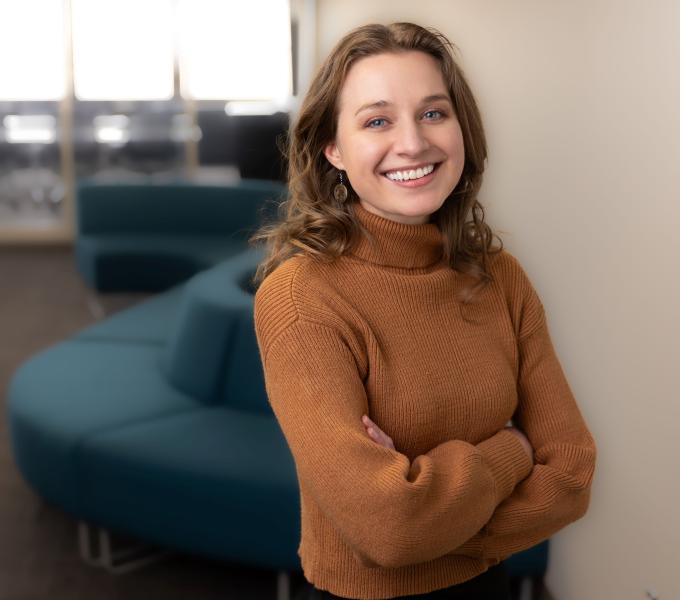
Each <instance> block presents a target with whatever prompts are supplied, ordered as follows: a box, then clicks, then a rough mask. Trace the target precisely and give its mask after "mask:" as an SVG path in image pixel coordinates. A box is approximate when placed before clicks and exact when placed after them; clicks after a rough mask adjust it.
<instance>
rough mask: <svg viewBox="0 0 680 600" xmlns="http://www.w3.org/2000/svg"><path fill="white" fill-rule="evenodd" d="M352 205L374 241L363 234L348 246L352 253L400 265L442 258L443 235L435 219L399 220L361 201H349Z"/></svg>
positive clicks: (411, 266) (421, 265) (424, 264)
mask: <svg viewBox="0 0 680 600" xmlns="http://www.w3.org/2000/svg"><path fill="white" fill-rule="evenodd" d="M352 209H353V210H354V214H355V215H356V217H357V219H358V220H359V222H360V223H361V225H363V227H364V228H365V229H366V230H367V231H368V232H369V233H370V234H371V235H372V237H373V238H374V241H371V240H370V239H369V238H368V237H367V236H366V235H365V234H362V236H361V238H360V239H359V240H358V241H357V243H356V245H355V246H354V247H353V248H352V249H351V250H350V252H349V253H350V254H351V255H353V256H355V257H357V258H360V259H362V260H365V261H367V262H371V263H374V264H377V265H383V266H388V267H401V268H403V269H418V268H424V267H429V266H430V265H433V264H435V263H437V262H438V261H439V260H440V259H441V257H442V255H443V251H444V248H443V242H442V235H441V232H440V231H439V228H438V227H437V225H435V224H434V223H423V224H421V225H407V224H405V223H399V222H398V221H393V220H392V219H388V218H386V217H381V216H380V215H376V214H374V213H372V212H370V211H368V210H366V209H365V208H364V207H363V206H362V205H361V203H360V202H354V203H352Z"/></svg>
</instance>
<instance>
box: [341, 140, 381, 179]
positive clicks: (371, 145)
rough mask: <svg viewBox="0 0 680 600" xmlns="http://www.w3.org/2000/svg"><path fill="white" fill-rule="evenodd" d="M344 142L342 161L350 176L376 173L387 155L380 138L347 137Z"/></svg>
mask: <svg viewBox="0 0 680 600" xmlns="http://www.w3.org/2000/svg"><path fill="white" fill-rule="evenodd" d="M343 142H344V143H343V146H342V150H343V152H342V159H343V162H344V163H345V166H346V167H347V171H348V172H349V173H350V175H351V173H352V172H354V173H355V175H356V174H361V175H366V174H367V173H370V172H371V171H376V170H377V168H378V166H379V165H380V164H381V162H382V161H383V159H384V157H385V154H386V148H385V143H384V142H382V141H381V140H380V139H379V136H370V135H368V136H367V135H362V134H356V135H345V138H344V140H343Z"/></svg>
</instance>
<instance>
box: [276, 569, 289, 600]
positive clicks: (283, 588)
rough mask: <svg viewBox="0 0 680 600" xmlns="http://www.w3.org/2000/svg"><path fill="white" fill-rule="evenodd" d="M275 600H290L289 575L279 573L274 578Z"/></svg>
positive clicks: (283, 572)
mask: <svg viewBox="0 0 680 600" xmlns="http://www.w3.org/2000/svg"><path fill="white" fill-rule="evenodd" d="M276 600H290V574H289V573H288V571H279V572H278V573H277V576H276Z"/></svg>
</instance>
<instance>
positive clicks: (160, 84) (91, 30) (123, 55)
mask: <svg viewBox="0 0 680 600" xmlns="http://www.w3.org/2000/svg"><path fill="white" fill-rule="evenodd" d="M22 1H23V0H22ZM17 4H18V2H17ZM71 14H72V23H73V83H74V88H75V94H76V97H77V98H79V99H80V100H168V99H170V98H172V96H173V90H174V75H173V61H174V33H175V30H174V2H173V1H172V0H116V1H115V2H111V0H72V13H71Z"/></svg>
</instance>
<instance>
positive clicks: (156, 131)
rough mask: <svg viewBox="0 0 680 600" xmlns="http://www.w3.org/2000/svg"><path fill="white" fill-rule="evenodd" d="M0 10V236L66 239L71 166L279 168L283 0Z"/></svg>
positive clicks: (286, 39) (276, 173)
mask: <svg viewBox="0 0 680 600" xmlns="http://www.w3.org/2000/svg"><path fill="white" fill-rule="evenodd" d="M294 4H295V3H294ZM296 6H297V5H296ZM0 7H1V8H0V9H1V10H2V24H3V35H2V36H1V38H0V73H1V74H2V77H1V78H0V223H1V228H0V239H2V240H10V239H11V240H27V241H28V240H52V241H56V240H59V241H68V240H71V239H72V237H73V231H74V223H73V202H74V201H73V190H74V183H75V181H76V180H77V179H79V178H83V177H88V178H89V177H95V178H96V179H97V180H100V181H103V180H109V181H111V180H115V179H116V178H125V179H126V180H131V179H133V178H134V179H136V180H140V181H143V180H153V181H163V180H168V179H176V178H178V177H183V178H187V179H191V180H195V181H215V182H220V181H227V182H228V181H233V180H235V179H237V178H238V177H249V178H264V179H275V180H276V179H282V178H283V176H284V174H283V169H282V161H281V156H280V153H279V152H278V149H277V145H276V138H277V136H279V135H281V134H285V132H286V130H287V127H288V118H289V113H290V110H291V108H292V98H293V97H294V96H295V95H296V94H297V91H298V90H297V88H298V86H299V73H298V71H299V69H298V67H297V65H298V62H297V61H296V60H295V56H294V54H295V50H296V49H297V48H298V39H297V37H298V32H299V19H298V18H296V17H295V16H292V13H291V10H290V6H289V3H288V1H287V0H285V1H284V0H281V1H277V0H268V1H266V2H264V1H253V2H228V1H227V2H214V1H209V0H208V1H206V0H199V1H190V0H186V1H184V0H177V1H174V0H172V1H169V0H148V1H145V2H134V1H133V0H123V1H121V2H116V3H112V2H106V1H99V0H94V1H90V0H72V1H63V2H62V1H46V0H27V1H25V2H24V1H21V2H17V1H13V0H2V2H0ZM294 65H295V68H294Z"/></svg>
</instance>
